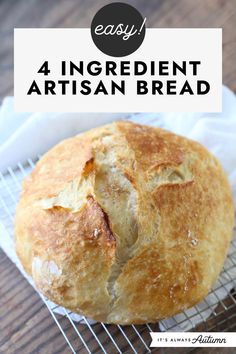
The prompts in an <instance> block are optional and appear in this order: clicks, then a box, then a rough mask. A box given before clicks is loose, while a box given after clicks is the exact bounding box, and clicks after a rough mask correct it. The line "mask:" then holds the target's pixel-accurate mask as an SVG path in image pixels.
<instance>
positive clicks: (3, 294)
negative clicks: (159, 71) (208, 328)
mask: <svg viewBox="0 0 236 354" xmlns="http://www.w3.org/2000/svg"><path fill="white" fill-rule="evenodd" d="M110 2H111V1H110ZM127 2H128V3H130V4H131V5H134V6H135V7H137V8H138V9H139V10H140V12H141V13H142V14H143V15H144V16H146V17H147V26H148V27H222V28H223V83H224V84H225V85H227V86H229V87H230V88H231V89H232V90H234V91H235V92H236V0H148V1H147V0H137V1H135V0H133V1H127ZM107 3H108V2H107V1H104V0H97V1H92V0H87V1H85V0H0V102H1V101H2V99H3V98H4V97H5V96H6V95H13V28H14V27H89V26H90V23H91V20H92V17H93V15H94V14H95V13H96V11H97V10H98V9H99V8H100V7H102V6H103V5H105V4H107ZM29 50H30V48H29ZM0 134H1V132H0ZM0 237H1V236H0ZM162 352H163V353H164V351H162ZM170 352H171V351H168V353H170ZM195 352H199V353H200V352H201V353H212V352H213V350H210V349H208V350H207V349H204V350H203V349H202V350H200V349H199V350H198V349H196V350H195ZM233 352H234V353H235V350H234V349H221V350H219V349H218V350H217V353H233ZM0 353H4V354H6V353H14V354H15V353H19V354H21V353H22V354H27V353H44V354H45V353H46V354H54V353H70V351H69V349H68V347H67V344H66V343H65V340H64V339H63V337H62V335H61V333H60V331H59V329H58V327H57V326H56V325H55V322H54V320H53V319H52V317H51V315H50V314H49V312H48V310H47V309H46V307H45V305H44V304H43V302H42V301H41V299H40V298H39V296H38V295H37V294H36V292H35V291H34V290H33V288H32V287H31V286H30V285H29V284H28V283H27V282H26V281H25V280H24V279H23V277H22V276H21V275H20V273H19V272H18V270H17V269H16V268H15V266H14V265H13V264H12V263H11V262H10V261H9V259H8V258H7V257H6V256H5V255H4V253H3V252H2V251H0Z"/></svg>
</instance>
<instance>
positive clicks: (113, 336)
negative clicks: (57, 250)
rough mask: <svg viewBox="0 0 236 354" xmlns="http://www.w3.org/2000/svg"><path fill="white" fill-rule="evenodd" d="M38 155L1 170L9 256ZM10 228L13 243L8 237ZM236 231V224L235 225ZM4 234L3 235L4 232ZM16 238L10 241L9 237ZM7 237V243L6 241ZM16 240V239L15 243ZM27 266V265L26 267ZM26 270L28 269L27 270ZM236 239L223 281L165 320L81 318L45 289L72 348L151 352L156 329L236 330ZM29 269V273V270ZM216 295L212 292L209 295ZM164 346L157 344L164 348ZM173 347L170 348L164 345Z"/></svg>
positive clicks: (0, 201) (0, 222)
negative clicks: (26, 181)
mask: <svg viewBox="0 0 236 354" xmlns="http://www.w3.org/2000/svg"><path fill="white" fill-rule="evenodd" d="M36 161H37V160H34V161H33V160H31V159H28V160H27V162H25V163H18V165H17V166H15V167H14V168H8V169H7V171H6V172H5V173H0V226H1V230H0V238H1V240H0V245H1V246H2V248H3V250H5V252H6V253H7V254H8V256H9V257H10V258H11V259H12V260H13V261H15V262H16V265H17V266H18V267H19V268H20V265H19V264H17V260H16V259H15V254H14V249H13V240H12V235H13V218H14V214H15V206H16V203H17V200H18V197H19V192H20V189H21V182H22V179H23V178H24V177H25V176H26V175H27V174H28V173H29V172H30V171H31V170H32V169H33V167H34V164H35V162H36ZM4 232H5V236H6V238H8V244H7V245H6V242H5V241H4ZM234 233H235V230H234ZM2 235H3V236H2ZM9 240H10V241H9ZM4 242H5V243H4ZM11 243H12V244H11ZM21 271H22V269H21ZM23 274H24V273H23ZM235 274H236V239H235V238H233V240H232V243H231V248H230V252H229V254H228V257H227V261H226V263H225V266H224V269H223V271H222V273H221V276H220V278H219V280H218V283H217V284H216V286H215V287H214V289H213V290H212V292H211V293H210V295H208V297H206V299H205V300H204V301H203V302H202V303H201V306H198V305H197V306H194V307H193V308H192V309H191V310H187V311H186V312H184V313H182V314H181V315H177V316H175V317H172V318H171V319H168V320H166V321H162V322H160V323H159V324H158V323H156V324H145V325H139V326H136V325H132V326H119V325H118V326H116V325H106V324H104V323H95V324H91V322H90V321H89V320H88V319H86V318H85V317H82V318H81V319H80V320H79V321H78V320H77V321H75V320H74V319H75V316H74V314H72V313H71V312H70V311H68V310H66V309H61V311H62V312H61V314H58V313H57V310H58V309H59V306H57V305H52V303H51V302H50V301H49V300H48V299H46V298H45V297H44V296H42V295H40V296H41V298H42V300H43V301H44V303H45V305H46V306H47V308H48V310H49V312H50V313H51V315H52V317H53V318H54V320H55V322H56V324H57V325H58V327H59V329H60V331H61V333H62V335H63V336H64V339H65V341H66V342H67V344H68V349H70V350H71V352H72V353H82V354H83V353H91V354H94V353H108V354H110V353H112V354H113V353H136V354H143V353H150V352H151V350H150V348H149V345H150V342H151V337H150V332H151V331H154V332H158V331H160V330H162V331H167V330H168V331H176V330H179V331H180V330H190V329H191V330H192V331H204V332H205V331H219V332H221V331H234V330H236V291H235V288H234V285H233V284H234V281H235ZM24 275H25V274H24ZM209 296H210V297H209ZM159 350H160V349H155V350H152V352H154V351H155V352H159ZM188 351H189V349H187V348H185V349H183V348H181V349H180V348H179V349H176V352H177V353H180V352H181V353H187V352H188ZM160 352H161V353H169V349H165V351H164V350H163V349H161V350H160Z"/></svg>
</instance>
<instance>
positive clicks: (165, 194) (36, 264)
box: [15, 121, 233, 324]
mask: <svg viewBox="0 0 236 354" xmlns="http://www.w3.org/2000/svg"><path fill="white" fill-rule="evenodd" d="M232 228H233V204H232V199H231V194H230V188H229V185H228V182H227V179H226V177H225V175H224V173H223V170H222V168H221V166H220V165H219V163H218V161H217V160H216V159H215V158H214V157H213V156H212V155H211V154H210V153H209V152H208V151H207V150H206V149H204V148H203V147H202V146H201V145H200V144H198V143H196V142H193V141H190V140H188V139H186V138H183V137H180V136H177V135H174V134H172V133H169V132H167V131H164V130H161V129H157V128H152V127H147V126H141V125H138V124H132V123H129V122H125V121H121V122H116V123H113V124H111V125H107V126H104V127H101V128H96V129H93V130H91V131H89V132H87V133H85V134H82V135H79V136H77V137H74V138H71V139H68V140H66V141H64V142H62V143H60V144H59V145H57V146H56V147H54V148H53V149H52V150H51V151H49V152H48V153H47V154H46V155H45V156H44V157H43V158H42V159H41V160H40V162H39V163H38V164H37V166H36V168H35V170H34V171H33V172H32V174H31V176H30V177H28V178H27V179H26V180H25V182H24V184H23V190H22V194H21V199H20V202H19V204H18V206H17V213H16V221H15V242H16V250H17V254H18V256H19V258H20V260H21V262H22V264H23V266H24V268H25V270H26V271H27V272H28V273H29V274H31V275H32V277H33V279H34V281H35V283H36V286H37V287H38V288H39V289H40V290H41V291H42V292H43V293H44V294H45V295H46V296H48V297H49V299H51V300H53V301H54V302H56V303H58V304H59V305H62V306H64V307H67V308H69V309H71V310H73V311H75V312H78V313H81V314H84V315H86V316H89V317H92V318H94V319H96V320H99V321H104V322H109V323H121V324H129V323H144V322H155V321H157V320H159V319H162V318H165V317H168V316H171V315H173V314H175V313H178V312H181V311H183V310H184V309H186V308H188V307H191V306H192V305H194V304H195V303H197V302H198V301H200V300H201V299H202V298H203V297H204V296H205V295H206V294H207V293H208V292H209V290H210V288H211V287H212V285H213V283H214V281H215V280H216V278H217V276H218V274H219V272H220V270H221V267H222V265H223V262H224V258H225V255H226V252H227V248H228V245H229V242H230V238H231V234H232Z"/></svg>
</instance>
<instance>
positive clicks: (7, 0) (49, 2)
mask: <svg viewBox="0 0 236 354" xmlns="http://www.w3.org/2000/svg"><path fill="white" fill-rule="evenodd" d="M110 2H112V1H106V0H96V1H95V0H86V1H85V0H0V102H1V101H2V99H3V98H4V97H5V96H6V95H13V28H15V27H89V26H90V23H91V20H92V18H93V16H94V14H95V13H96V12H97V11H98V9H99V8H101V7H102V6H104V5H106V4H107V3H110ZM126 2H127V3H129V4H131V5H134V6H135V7H137V9H138V10H139V11H140V12H141V13H142V15H143V16H145V17H147V27H222V28H223V83H224V84H225V85H227V86H228V87H230V88H231V89H232V90H233V91H234V92H236V29H235V27H236V1H235V0H148V1H147V0H130V1H126ZM209 45H210V44H209ZM29 50H30V48H29Z"/></svg>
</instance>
